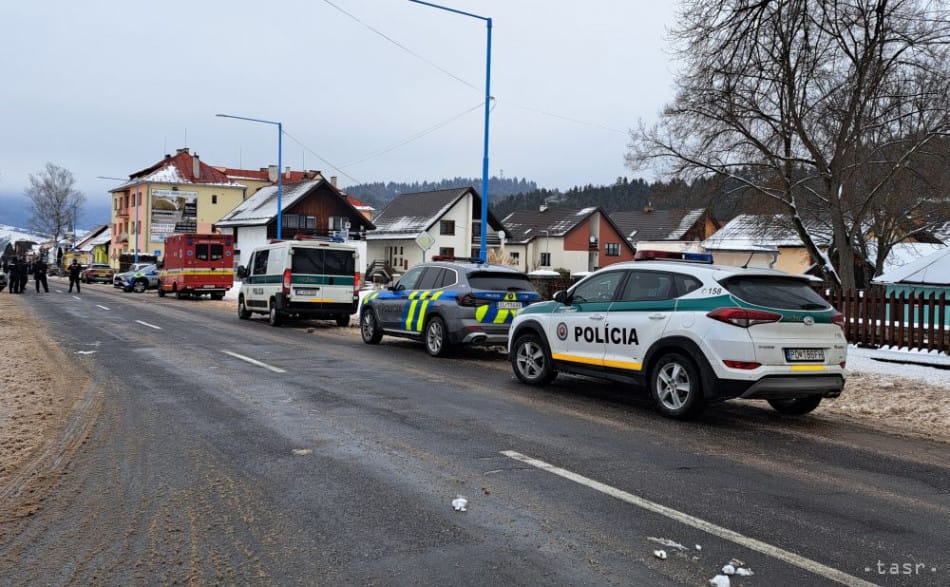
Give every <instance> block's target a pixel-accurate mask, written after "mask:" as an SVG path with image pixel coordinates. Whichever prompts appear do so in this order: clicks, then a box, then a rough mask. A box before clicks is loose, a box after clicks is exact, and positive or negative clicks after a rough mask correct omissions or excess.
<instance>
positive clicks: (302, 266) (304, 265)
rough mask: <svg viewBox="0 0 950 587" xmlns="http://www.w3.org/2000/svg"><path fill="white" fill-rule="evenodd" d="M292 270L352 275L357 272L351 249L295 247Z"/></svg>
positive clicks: (318, 273) (295, 271)
mask: <svg viewBox="0 0 950 587" xmlns="http://www.w3.org/2000/svg"><path fill="white" fill-rule="evenodd" d="M291 271H293V272H294V273H312V274H317V275H350V276H352V275H353V274H354V273H356V260H355V259H354V258H353V253H351V252H349V251H334V250H332V249H304V248H295V249H294V256H293V264H292V265H291Z"/></svg>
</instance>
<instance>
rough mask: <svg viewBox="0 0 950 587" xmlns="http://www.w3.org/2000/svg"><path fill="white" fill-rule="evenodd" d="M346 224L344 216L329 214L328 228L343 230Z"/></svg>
mask: <svg viewBox="0 0 950 587" xmlns="http://www.w3.org/2000/svg"><path fill="white" fill-rule="evenodd" d="M346 225H347V220H346V217H345V216H330V224H329V226H327V228H329V229H330V230H343V229H344V228H345V227H346Z"/></svg>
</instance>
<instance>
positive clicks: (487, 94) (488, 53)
mask: <svg viewBox="0 0 950 587" xmlns="http://www.w3.org/2000/svg"><path fill="white" fill-rule="evenodd" d="M409 1H410V2H415V3H416V4H423V5H425V6H431V7H432V8H438V9H439V10H445V11H447V12H454V13H455V14H461V15H462V16H470V17H472V18H477V19H479V20H484V21H485V27H486V31H487V35H488V43H487V49H486V56H485V135H484V138H485V140H484V150H483V155H482V234H481V240H480V242H479V246H480V247H481V250H480V257H481V261H482V263H484V262H485V260H486V259H487V258H488V244H487V236H488V114H489V112H490V111H491V107H490V106H491V19H490V18H488V17H487V16H479V15H478V14H472V13H471V12H464V11H462V10H456V9H455V8H449V7H447V6H440V5H438V4H432V3H431V2H423V0H409Z"/></svg>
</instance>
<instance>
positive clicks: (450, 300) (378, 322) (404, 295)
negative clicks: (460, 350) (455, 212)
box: [360, 257, 541, 357]
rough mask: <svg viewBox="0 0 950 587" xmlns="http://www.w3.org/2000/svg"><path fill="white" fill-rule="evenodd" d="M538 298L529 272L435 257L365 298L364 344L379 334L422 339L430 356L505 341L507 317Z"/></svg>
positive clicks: (373, 341)
mask: <svg viewBox="0 0 950 587" xmlns="http://www.w3.org/2000/svg"><path fill="white" fill-rule="evenodd" d="M539 301H541V296H540V295H539V294H538V292H537V291H536V290H535V288H534V285H533V284H532V283H531V281H530V280H529V279H528V276H527V275H525V274H524V273H522V272H521V271H518V270H516V269H513V268H511V267H508V266H504V265H489V264H487V263H481V262H479V260H478V259H457V258H454V257H435V258H434V260H433V261H431V262H426V263H420V264H419V265H416V266H414V267H412V268H411V269H409V271H407V272H406V274H405V275H403V276H402V278H400V279H399V281H398V282H396V283H395V284H394V285H392V286H391V287H389V288H387V289H385V290H380V291H378V292H376V293H372V294H369V295H367V296H366V298H365V299H364V300H363V307H362V310H361V311H360V332H361V334H362V337H363V342H365V343H367V344H378V343H379V342H380V340H382V337H383V335H384V334H386V335H389V336H399V337H404V338H411V339H414V340H421V341H422V342H423V343H424V346H425V349H426V352H428V353H429V354H430V355H432V356H434V357H439V356H443V355H445V354H448V353H449V352H450V351H451V350H452V348H453V347H454V346H456V345H466V344H472V345H479V344H482V345H484V344H505V343H506V342H507V340H508V328H509V327H510V326H511V321H512V318H513V317H514V316H515V314H516V313H517V312H518V311H519V310H521V309H523V308H524V307H526V306H528V305H530V304H533V303H535V302H539Z"/></svg>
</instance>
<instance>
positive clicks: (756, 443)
mask: <svg viewBox="0 0 950 587" xmlns="http://www.w3.org/2000/svg"><path fill="white" fill-rule="evenodd" d="M51 288H52V289H53V291H54V293H51V294H50V295H49V296H35V295H24V296H23V299H24V301H26V303H27V304H29V306H30V307H31V309H32V311H33V312H34V313H35V315H36V316H37V317H38V319H40V320H42V321H44V322H46V323H47V324H48V326H49V327H50V330H51V333H52V335H53V337H54V338H55V339H56V340H57V341H58V342H60V343H61V344H62V345H63V347H64V348H65V349H66V350H67V352H69V353H71V354H72V353H75V354H72V356H74V357H75V365H76V367H77V368H81V369H84V370H87V371H88V372H89V373H90V374H91V376H92V377H93V378H94V381H95V386H94V390H93V395H92V396H91V398H92V399H91V400H90V401H91V403H90V405H93V404H94V405H95V409H92V408H90V409H86V410H84V411H82V413H79V414H77V418H81V417H87V418H91V417H92V414H96V415H97V417H96V419H95V425H94V426H92V427H91V431H90V432H89V435H88V438H86V440H85V444H84V446H83V447H82V448H81V449H80V450H79V451H78V453H77V454H76V456H75V457H74V458H73V459H72V460H71V462H69V463H68V464H67V465H66V474H65V475H64V476H62V478H61V479H60V480H59V481H58V482H57V484H56V486H55V488H54V490H53V491H52V493H51V494H50V495H49V496H48V497H47V498H46V500H45V501H44V502H43V507H42V508H41V509H40V510H39V512H38V513H36V514H35V515H33V516H29V517H26V518H22V519H20V520H18V521H16V522H11V524H12V526H11V527H8V528H6V530H8V531H7V532H5V538H4V539H3V540H2V541H0V585H31V584H57V585H58V584H83V585H87V584H143V583H147V584H168V583H185V582H188V583H193V584H220V583H224V584H275V585H291V584H320V585H344V584H346V585H476V584H477V585H682V584H686V585H705V584H706V583H707V581H708V580H709V579H710V578H712V577H713V576H714V575H716V574H718V572H719V570H720V568H721V567H722V566H723V565H724V564H726V563H728V562H729V561H730V560H731V559H738V560H740V561H742V562H743V563H744V566H745V568H748V569H751V570H752V571H753V572H754V575H752V576H750V577H738V576H734V577H733V579H732V585H824V584H829V585H830V584H842V583H843V584H852V585H861V584H865V583H862V582H868V583H872V584H882V585H943V586H946V585H950V449H948V447H947V445H944V444H937V443H928V442H926V441H921V440H910V439H904V438H899V437H894V436H888V435H885V434H882V433H876V432H874V431H870V430H866V429H861V428H858V427H853V426H847V425H841V424H833V423H830V422H826V421H818V420H814V419H810V418H807V417H805V418H799V419H790V418H783V417H780V416H778V415H777V414H775V413H774V412H771V411H770V410H769V409H767V407H765V406H763V407H762V408H761V409H760V408H758V407H754V406H749V405H728V406H720V407H715V408H713V409H711V410H709V412H708V414H707V415H706V416H705V417H704V418H703V419H701V420H700V421H698V422H694V423H681V422H674V421H670V420H666V419H663V418H661V417H660V416H659V415H658V414H656V413H655V412H654V411H653V410H652V408H651V407H650V405H649V403H648V402H647V401H645V399H644V397H643V395H642V394H640V393H638V392H635V391H632V390H629V389H622V388H620V387H618V386H616V385H611V384H604V383H600V382H595V381H592V380H588V379H580V378H569V377H567V378H566V377H563V376H562V377H561V378H559V379H558V380H557V382H556V383H555V384H554V385H552V386H551V387H549V388H546V389H535V388H530V387H526V386H523V385H520V384H519V383H517V381H516V380H515V379H514V377H513V375H512V373H511V369H510V366H509V365H508V363H507V361H506V360H505V357H504V356H503V355H502V354H501V353H499V352H497V351H491V350H471V351H465V352H462V353H460V354H458V355H457V356H455V357H453V358H448V359H432V358H430V357H429V356H428V355H426V354H425V352H424V351H423V349H422V347H421V345H419V344H416V343H412V342H409V341H401V340H396V339H389V338H386V339H384V341H383V343H382V344H381V345H379V346H370V345H365V344H363V343H362V341H361V340H360V338H359V336H358V334H356V332H355V330H352V329H350V330H349V331H347V330H346V329H339V328H337V327H336V326H332V325H331V323H330V322H319V321H312V322H300V323H296V324H291V325H288V326H285V327H282V328H272V327H270V326H269V325H267V324H266V322H265V321H264V320H263V318H262V317H258V318H255V319H252V320H250V321H241V320H238V319H237V316H236V311H228V312H222V311H221V310H220V309H218V308H217V307H215V305H214V304H213V303H211V302H203V301H191V300H176V299H174V298H164V299H159V298H158V297H157V296H156V295H155V294H154V292H150V293H147V294H131V293H128V294H126V293H122V292H119V291H118V290H113V289H112V288H111V287H110V286H107V285H98V286H97V285H92V286H84V287H83V291H82V294H80V295H78V296H74V295H71V294H68V293H65V287H63V286H62V284H61V283H60V282H54V283H52V284H51ZM57 292H58V293H57ZM80 351H83V353H82V354H80ZM89 351H94V352H89ZM236 355H240V356H243V357H248V358H252V359H255V360H257V361H259V362H260V364H253V363H251V362H248V361H246V360H244V359H242V358H240V357H239V356H236ZM93 400H94V401H93ZM843 401H846V398H845V399H844V400H843ZM74 428H75V430H76V431H77V432H76V434H80V433H81V430H82V426H79V425H77V426H75V427H74ZM459 495H461V496H464V497H465V498H467V501H468V507H467V511H466V512H456V511H454V510H453V507H452V505H451V502H452V500H453V499H455V498H456V497H457V496H459ZM661 540H667V541H673V542H675V543H678V544H679V545H682V546H683V547H684V549H679V548H677V547H676V546H675V545H674V546H669V545H667V546H663V545H661V544H660V542H659V541H661ZM699 547H701V549H700V548H699ZM659 549H663V550H665V551H666V553H667V555H668V558H667V560H660V559H659V558H657V557H656V556H654V551H655V550H659Z"/></svg>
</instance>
